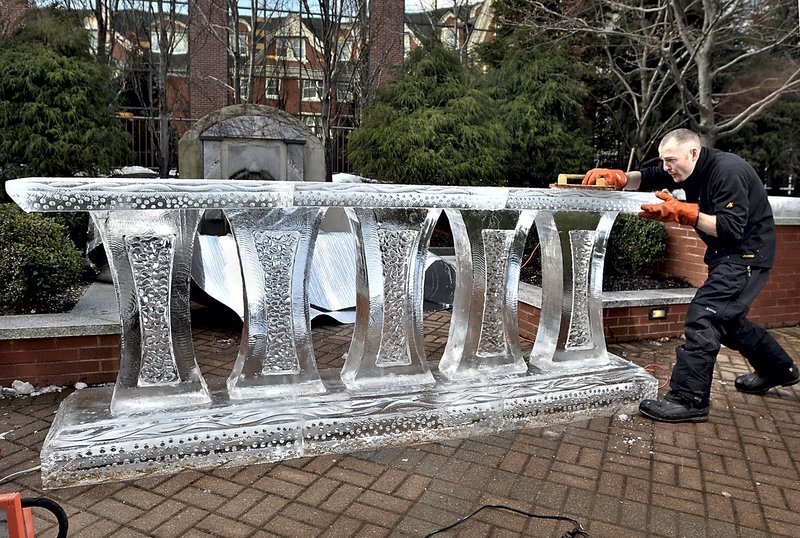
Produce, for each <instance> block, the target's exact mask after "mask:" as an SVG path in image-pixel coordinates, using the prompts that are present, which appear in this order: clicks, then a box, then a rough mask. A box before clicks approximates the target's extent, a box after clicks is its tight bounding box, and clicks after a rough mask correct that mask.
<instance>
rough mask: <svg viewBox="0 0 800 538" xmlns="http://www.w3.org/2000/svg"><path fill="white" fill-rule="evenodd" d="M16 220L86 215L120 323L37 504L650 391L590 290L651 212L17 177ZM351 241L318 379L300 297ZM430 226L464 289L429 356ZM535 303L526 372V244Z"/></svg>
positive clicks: (480, 193)
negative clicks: (221, 262) (238, 329)
mask: <svg viewBox="0 0 800 538" xmlns="http://www.w3.org/2000/svg"><path fill="white" fill-rule="evenodd" d="M7 190H8V192H9V194H10V195H11V196H12V198H13V199H14V200H15V201H16V202H17V203H18V204H19V205H20V206H21V207H22V208H23V209H24V210H26V211H89V212H90V213H91V215H92V218H93V220H94V222H95V224H96V225H97V228H98V229H99V230H100V233H101V236H102V239H103V242H104V245H105V248H106V252H107V255H108V260H109V265H110V268H111V270H112V274H113V278H114V284H115V289H116V293H117V299H118V302H119V307H120V315H121V326H122V338H121V349H120V373H119V377H118V379H117V382H116V385H115V386H114V387H113V389H112V388H110V387H95V388H91V389H88V390H82V391H79V392H76V393H74V394H72V395H71V396H69V397H68V398H67V399H66V400H65V401H64V403H63V404H62V406H61V409H60V410H59V413H58V416H57V418H56V421H55V422H54V424H53V427H52V428H51V431H50V433H49V435H48V436H47V439H46V441H45V443H44V446H43V448H42V458H41V460H42V477H43V481H44V484H45V485H46V486H47V487H59V486H66V485H75V484H81V483H92V482H100V481H105V480H113V479H121V478H133V477H138V476H144V475H147V474H153V473H168V472H175V471H176V470H179V469H182V468H202V467H209V466H216V465H221V464H246V463H254V462H268V461H277V460H281V459H286V458H293V457H301V456H308V455H317V454H323V453H329V452H342V451H348V450H354V449H362V448H365V447H376V446H383V445H387V444H397V443H409V442H417V441H423V440H434V439H441V438H444V437H447V436H454V435H465V434H470V433H476V432H481V433H486V432H494V431H500V430H504V429H508V428H512V427H516V426H519V425H525V424H528V425H531V424H544V423H549V422H556V421H566V420H574V419H579V418H585V417H591V416H596V415H610V414H612V413H614V412H620V411H621V410H622V411H626V410H627V411H633V410H634V409H635V408H636V406H637V404H638V402H639V401H640V400H641V399H643V398H645V397H653V396H654V395H655V393H656V388H657V383H656V380H655V379H654V378H653V377H651V376H650V375H649V374H647V373H646V372H644V370H642V369H641V368H639V367H637V366H635V365H633V364H631V363H629V362H627V361H625V360H623V359H621V358H619V357H616V356H614V355H612V354H609V353H608V352H607V350H606V345H605V339H604V336H603V327H602V302H601V292H602V289H601V286H602V271H603V259H604V255H605V246H606V242H607V239H608V234H609V232H610V230H611V226H612V224H613V221H614V219H615V217H616V215H617V214H618V213H620V212H638V211H639V206H640V204H642V203H648V202H653V201H656V199H655V197H653V196H652V195H649V194H646V195H645V194H636V193H624V192H608V191H602V190H578V189H506V188H490V187H474V188H467V187H434V186H411V185H375V184H326V183H286V182H259V181H233V180H229V181H222V180H171V181H163V180H155V181H140V180H108V179H73V178H27V179H19V180H14V181H11V182H9V183H7ZM329 207H343V208H345V211H346V214H347V215H348V218H349V221H350V225H351V228H352V230H353V232H354V235H355V237H356V248H355V249H354V255H355V256H356V261H357V283H356V284H357V285H356V289H357V306H356V321H355V326H354V330H353V337H352V341H351V344H350V348H349V351H348V353H347V355H346V357H345V359H344V365H343V367H342V368H341V369H340V370H338V369H337V370H335V371H334V370H331V369H326V370H324V371H323V370H319V369H318V368H317V365H316V361H315V357H314V351H313V347H312V345H311V337H310V335H311V328H310V323H309V315H308V292H307V288H306V280H307V276H308V270H309V265H310V261H311V256H312V255H313V252H314V245H315V240H316V238H317V235H318V230H319V224H320V221H321V219H322V216H323V214H324V212H325V211H326V208H329ZM208 208H219V209H223V210H224V211H225V214H226V216H227V218H228V220H229V222H230V225H231V229H232V233H233V236H234V238H235V241H236V244H237V248H238V253H239V263H240V265H241V268H242V276H243V283H244V304H245V312H244V324H243V327H244V328H243V333H242V338H241V347H240V351H239V354H238V357H237V359H236V361H235V363H234V364H233V366H232V368H231V371H230V375H229V376H228V378H227V382H226V383H225V384H224V385H222V384H214V383H206V380H205V379H204V378H203V376H202V375H201V373H200V370H199V368H198V365H197V361H196V359H195V356H194V351H193V347H192V340H191V323H190V304H189V284H190V266H191V259H192V250H193V245H194V236H195V233H196V229H197V226H198V222H199V221H200V218H201V216H202V213H203V211H204V210H205V209H208ZM441 211H445V212H446V213H447V216H448V219H449V221H450V223H451V226H452V228H453V236H454V246H455V260H456V271H457V283H456V292H455V298H454V305H453V312H452V318H451V324H450V332H449V339H448V342H447V345H446V347H445V351H444V354H443V356H442V357H426V354H425V348H424V345H423V341H424V334H423V328H422V306H423V274H424V262H425V257H426V253H427V248H428V241H429V239H430V236H431V233H432V230H433V226H434V224H435V222H436V220H437V218H438V216H439V215H440V213H441ZM534 225H535V226H536V228H537V231H538V234H539V238H540V240H541V245H542V248H541V250H542V267H543V286H542V288H543V298H542V312H541V319H540V324H539V331H538V334H537V337H536V341H535V344H534V346H533V351H532V353H531V354H530V356H529V357H526V356H523V353H522V352H521V349H520V338H519V327H518V320H517V288H518V280H519V270H520V259H521V256H522V250H523V248H524V245H525V240H526V237H527V234H528V232H529V230H530V228H531V227H532V226H534Z"/></svg>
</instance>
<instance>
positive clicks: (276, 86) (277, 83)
mask: <svg viewBox="0 0 800 538" xmlns="http://www.w3.org/2000/svg"><path fill="white" fill-rule="evenodd" d="M264 97H266V98H267V99H280V97H281V79H279V78H268V79H267V82H266V84H265V87H264Z"/></svg>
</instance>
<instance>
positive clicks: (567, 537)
mask: <svg viewBox="0 0 800 538" xmlns="http://www.w3.org/2000/svg"><path fill="white" fill-rule="evenodd" d="M486 508H495V509H499V510H508V511H509V512H514V513H515V514H521V515H523V516H527V517H534V518H537V519H555V520H558V521H569V522H570V523H572V524H573V525H575V527H573V528H572V529H571V530H568V531H567V532H565V533H564V534H562V535H561V538H575V537H576V536H586V537H587V538H591V535H590V534H589V533H588V532H586V531H585V530H584V529H583V526H582V525H581V523H580V521H578V520H577V519H573V518H571V517H567V516H546V515H543V514H532V513H530V512H526V511H525V510H519V509H517V508H512V507H510V506H506V505H504V504H484V505H483V506H481V507H480V508H478V509H477V510H475V511H474V512H472V513H471V514H469V515H467V516H464V517H462V518H461V519H459V520H458V521H455V522H454V523H451V524H450V525H448V526H446V527H442V528H441V529H438V530H435V531H433V532H431V533H430V534H426V535H425V538H428V537H429V536H434V535H436V534H439V533H442V532H445V531H449V530H450V529H453V528H455V527H457V526H458V525H460V524H461V523H463V522H465V521H466V520H468V519H469V518H471V517H472V516H474V515H475V514H477V513H478V512H480V511H481V510H484V509H486Z"/></svg>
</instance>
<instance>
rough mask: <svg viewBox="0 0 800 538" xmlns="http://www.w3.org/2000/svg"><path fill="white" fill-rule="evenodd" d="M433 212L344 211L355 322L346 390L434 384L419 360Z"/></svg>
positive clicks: (345, 372) (436, 211) (422, 349)
mask: <svg viewBox="0 0 800 538" xmlns="http://www.w3.org/2000/svg"><path fill="white" fill-rule="evenodd" d="M440 212H441V210H439V209H367V208H356V209H348V210H347V214H348V217H349V218H350V222H351V226H352V227H353V230H354V232H355V236H356V243H357V253H356V255H357V258H356V261H357V263H356V267H357V271H358V276H357V279H358V281H357V284H356V322H355V327H354V328H353V340H352V342H351V344H350V350H349V352H348V353H347V356H346V358H345V363H344V366H343V367H342V373H341V378H342V382H343V383H344V384H345V386H346V387H347V388H348V389H361V388H384V389H387V388H388V389H391V388H393V387H397V386H408V385H424V384H431V383H434V379H433V375H432V374H431V372H430V369H429V368H428V363H427V361H426V359H425V345H424V341H423V333H422V299H423V284H424V276H425V257H426V253H427V250H428V242H429V241H430V237H431V233H432V232H433V226H434V224H435V223H436V219H437V218H438V216H439V213H440Z"/></svg>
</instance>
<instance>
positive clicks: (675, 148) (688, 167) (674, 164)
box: [658, 142, 700, 183]
mask: <svg viewBox="0 0 800 538" xmlns="http://www.w3.org/2000/svg"><path fill="white" fill-rule="evenodd" d="M699 156H700V148H697V147H695V146H693V145H692V144H679V143H677V142H667V143H666V144H663V145H662V146H661V147H659V155H658V158H659V159H661V161H662V162H663V163H664V164H663V166H664V170H665V171H666V172H667V173H668V174H669V175H671V176H672V179H674V180H675V182H677V183H680V182H681V181H684V180H685V179H686V178H687V177H689V176H691V175H692V172H694V166H695V165H696V164H697V158H698V157H699Z"/></svg>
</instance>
